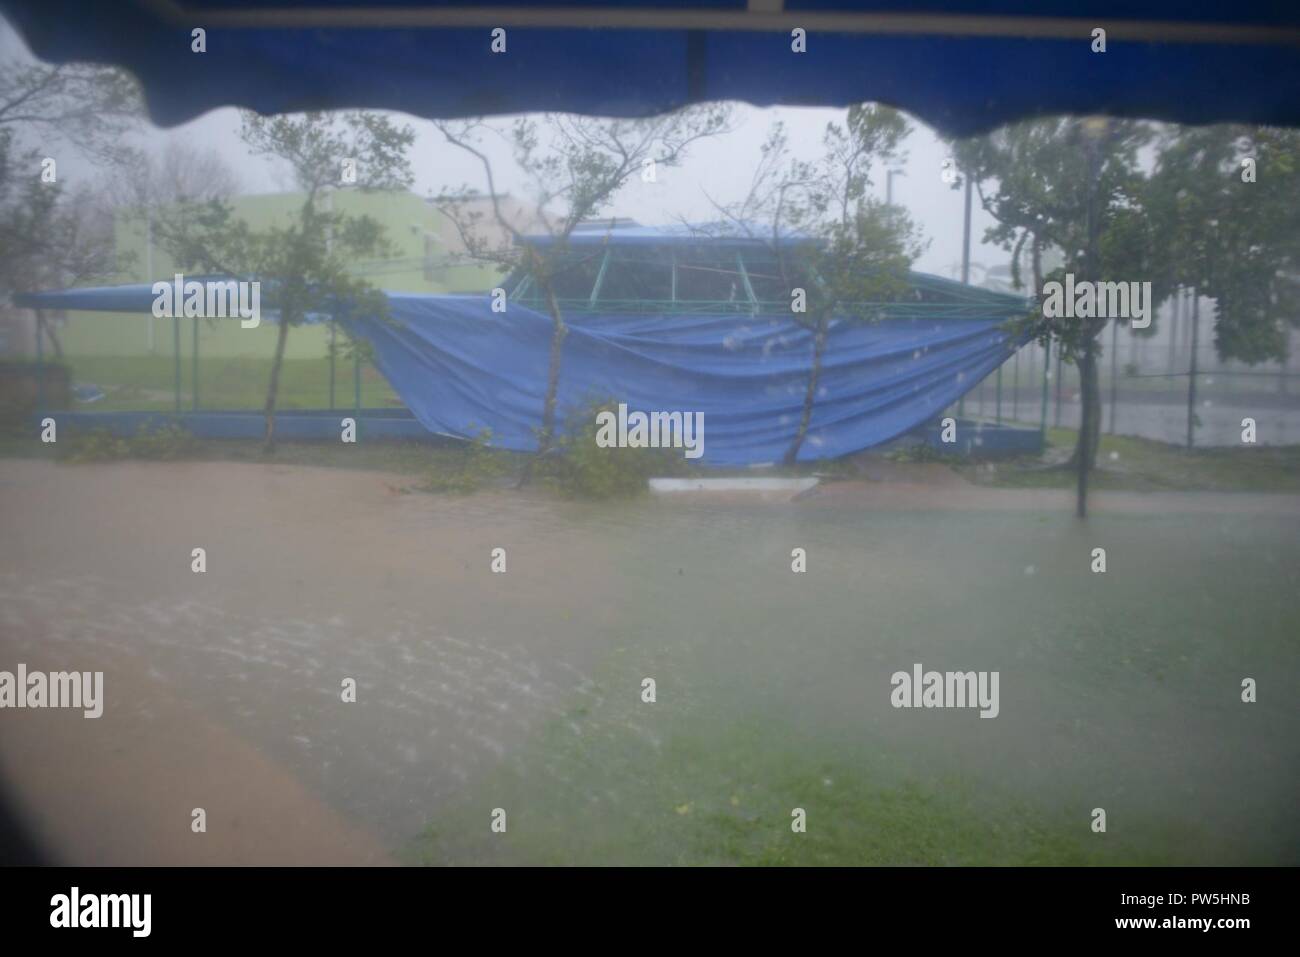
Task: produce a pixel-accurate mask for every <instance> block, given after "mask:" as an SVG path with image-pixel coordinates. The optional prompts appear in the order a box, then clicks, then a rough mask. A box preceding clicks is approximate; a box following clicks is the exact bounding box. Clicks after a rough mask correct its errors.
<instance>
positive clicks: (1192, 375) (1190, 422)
mask: <svg viewBox="0 0 1300 957" xmlns="http://www.w3.org/2000/svg"><path fill="white" fill-rule="evenodd" d="M1200 325H1201V292H1200V290H1199V289H1197V288H1195V287H1193V288H1192V361H1191V364H1190V366H1189V367H1188V374H1187V447H1188V448H1189V449H1190V448H1191V447H1192V440H1193V438H1194V433H1195V431H1196V424H1195V417H1196V346H1197V344H1198V339H1199V332H1200Z"/></svg>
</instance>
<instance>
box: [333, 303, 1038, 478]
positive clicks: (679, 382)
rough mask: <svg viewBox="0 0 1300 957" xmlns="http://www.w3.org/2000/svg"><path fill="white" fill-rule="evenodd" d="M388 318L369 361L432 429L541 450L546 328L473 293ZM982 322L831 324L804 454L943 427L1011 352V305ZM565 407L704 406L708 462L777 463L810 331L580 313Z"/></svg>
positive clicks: (359, 326) (783, 324)
mask: <svg viewBox="0 0 1300 957" xmlns="http://www.w3.org/2000/svg"><path fill="white" fill-rule="evenodd" d="M389 299H390V302H391V307H392V319H393V321H392V322H383V321H380V320H375V319H367V320H360V321H358V322H356V323H355V329H356V331H357V332H358V334H359V335H361V336H363V337H364V338H366V339H368V340H370V341H371V342H372V343H373V344H374V347H375V364H376V365H377V366H378V367H379V369H380V370H381V371H382V372H383V373H384V375H385V376H386V377H387V378H388V381H389V382H391V383H392V384H393V388H394V389H396V390H397V393H398V394H399V395H400V396H401V397H402V399H403V400H404V401H405V402H406V404H407V405H408V406H409V407H410V408H411V411H413V412H414V413H415V415H416V417H417V418H418V419H419V420H420V422H421V423H423V424H424V426H425V428H427V429H429V430H430V431H432V432H437V433H445V434H449V435H456V436H473V435H475V434H476V433H477V432H478V431H479V430H481V429H484V428H486V429H490V430H491V433H492V444H493V445H496V446H500V447H503V448H509V449H516V450H532V449H535V448H536V447H537V441H536V430H537V428H538V427H539V426H540V425H541V412H542V402H543V398H544V396H545V390H546V377H547V368H548V361H549V354H550V341H551V329H552V326H551V320H550V318H549V317H548V316H545V315H543V314H541V313H538V312H534V311H533V310H531V309H527V308H524V307H522V306H517V305H511V306H510V308H509V310H508V312H505V313H494V312H493V311H492V309H491V307H490V304H489V300H488V299H486V298H484V297H479V296H465V297H450V296H403V295H390V297H389ZM1005 299H1006V304H997V305H994V304H991V305H990V306H989V313H988V315H987V316H986V317H984V318H942V319H918V318H886V319H884V320H882V321H879V322H876V323H871V324H867V323H862V322H857V321H851V320H839V321H836V322H835V323H833V325H832V328H831V332H830V337H829V341H828V345H827V349H826V355H825V360H824V366H823V371H822V376H821V383H820V387H819V389H818V392H817V398H816V404H815V406H814V410H813V416H812V422H811V425H810V427H809V430H808V435H807V439H806V441H805V443H804V445H803V449H802V451H801V453H800V459H801V460H814V459H823V458H832V457H835V456H839V455H845V454H848V453H850V452H856V451H859V450H861V449H864V448H868V447H870V446H873V445H878V444H880V443H882V442H886V441H888V440H890V439H893V438H895V437H897V436H899V435H902V434H904V433H906V432H910V431H912V430H913V429H915V428H917V427H918V426H921V425H923V424H925V423H926V422H928V421H930V420H932V419H934V418H935V417H936V416H937V415H938V414H939V413H940V412H941V411H942V410H943V409H944V408H946V407H947V406H949V405H951V404H952V403H953V402H955V401H956V400H957V399H958V398H960V397H961V396H962V395H964V394H965V393H966V392H968V391H969V390H970V389H971V388H972V387H974V385H975V384H976V383H978V382H979V381H980V380H981V379H983V378H984V377H985V376H986V375H988V374H989V373H990V372H992V371H993V370H994V369H996V368H997V367H998V366H999V365H1001V363H1002V362H1003V361H1004V360H1005V359H1006V357H1007V355H1008V354H1009V350H1010V349H1012V348H1014V345H1013V344H1012V343H1010V342H1009V341H1008V337H1007V334H1006V332H1005V331H1004V330H1002V329H1001V328H1000V324H1001V323H1002V322H1003V321H1005V320H1006V319H1008V318H1010V317H1012V316H1014V315H1017V314H1020V315H1023V314H1024V311H1025V307H1024V305H1023V304H1022V303H1020V302H1019V301H1018V300H1015V299H1013V298H1012V297H1005ZM567 324H568V326H569V334H568V336H567V338H566V339H565V341H564V353H563V362H562V366H561V374H560V388H559V395H558V404H559V408H560V410H561V412H562V413H563V412H564V411H565V410H568V411H569V412H570V413H572V412H573V411H575V410H578V409H581V408H583V407H584V406H586V405H587V404H588V403H589V402H590V401H592V400H595V399H611V400H613V401H615V402H623V403H626V404H627V406H628V408H629V410H632V411H642V412H647V413H648V412H655V411H659V412H672V411H681V412H702V413H703V414H704V457H703V459H702V461H703V462H704V463H706V464H709V465H731V466H734V465H756V464H761V463H769V462H777V461H780V460H781V458H782V456H783V455H784V454H785V452H786V450H787V449H788V448H789V446H790V442H791V440H792V438H793V437H794V435H795V431H796V429H797V427H798V423H799V417H800V413H801V411H802V408H803V399H804V393H805V391H806V389H807V384H808V370H809V365H810V361H811V357H812V336H811V334H810V333H809V332H808V331H807V330H805V329H803V328H802V327H800V326H798V325H797V324H795V323H794V322H793V321H792V320H790V319H787V318H781V317H762V316H760V317H750V316H736V315H714V316H702V315H654V316H646V315H591V314H582V315H574V316H572V317H570V318H569V319H568V320H567Z"/></svg>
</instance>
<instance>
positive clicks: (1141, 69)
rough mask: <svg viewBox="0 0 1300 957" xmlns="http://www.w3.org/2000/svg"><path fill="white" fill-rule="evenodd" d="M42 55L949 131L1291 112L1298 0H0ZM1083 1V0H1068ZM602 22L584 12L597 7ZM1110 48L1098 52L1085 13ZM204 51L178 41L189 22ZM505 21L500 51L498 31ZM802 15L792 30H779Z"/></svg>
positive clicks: (317, 101)
mask: <svg viewBox="0 0 1300 957" xmlns="http://www.w3.org/2000/svg"><path fill="white" fill-rule="evenodd" d="M0 6H3V8H4V10H5V12H6V15H7V16H8V17H9V19H10V21H11V22H12V23H13V24H14V25H15V26H16V27H17V29H18V30H19V31H20V32H21V33H22V34H23V36H24V37H25V38H26V40H27V42H28V44H29V45H30V46H31V48H32V50H33V51H34V52H35V53H36V54H37V55H38V56H40V57H42V58H43V59H46V60H49V61H53V62H68V61H74V60H86V61H97V62H107V63H112V64H116V65H119V66H123V67H126V68H128V69H130V70H131V71H132V72H133V73H135V74H136V75H137V76H138V77H139V78H140V80H141V82H142V83H143V86H144V89H145V95H146V98H147V101H148V107H149V110H150V113H151V115H152V117H153V119H154V121H155V122H156V123H158V124H160V125H162V126H172V125H175V124H177V123H182V122H185V121H187V120H190V119H192V118H194V117H196V116H198V115H200V114H202V113H204V112H206V111H208V110H211V109H213V108H216V107H220V106H231V105H233V106H241V107H248V108H251V109H254V110H257V111H258V112H261V113H283V112H293V111H300V110H313V109H336V108H347V107H370V108H380V109H391V110H399V111H403V112H406V113H410V114H413V115H415V116H419V117H428V118H432V117H455V116H468V115H481V114H502V113H519V112H527V111H536V110H557V111H566V112H577V113H589V114H602V115H615V116H640V115H649V114H653V113H656V112H660V111H663V110H668V109H672V108H675V107H680V106H682V105H684V104H687V103H695V102H700V101H706V100H742V101H747V102H749V103H753V104H757V105H761V106H766V105H773V104H787V105H823V106H843V105H846V104H850V103H857V102H863V101H868V100H871V101H880V102H885V103H890V104H892V105H894V106H898V107H900V108H902V109H905V110H907V111H909V112H911V113H913V114H915V115H916V116H918V117H920V118H921V119H922V120H924V121H926V122H927V123H929V124H931V125H933V126H935V127H937V128H939V129H941V130H943V131H946V132H950V133H957V134H967V133H974V132H979V131H982V130H986V129H989V128H992V127H994V126H997V125H999V124H1002V123H1004V122H1008V121H1011V120H1016V119H1020V118H1024V117H1027V116H1032V115H1038V114H1044V113H1108V114H1112V115H1124V116H1142V117H1149V118H1155V119H1167V120H1175V121H1179V122H1184V123H1207V122H1216V121H1239V122H1250V123H1264V124H1276V125H1291V126H1296V125H1300V4H1297V3H1295V2H1294V0H1262V2H1254V3H1251V2H1229V0H1097V2H1092V3H1087V4H1082V3H1079V2H1075V0H704V2H702V3H687V2H686V0H656V2H654V3H638V2H635V0H633V2H626V0H566V2H565V3H564V4H563V5H556V4H551V3H546V2H539V0H440V2H436V3H431V2H428V0H384V2H383V3H382V4H379V5H373V4H372V5H370V6H366V5H363V4H361V3H359V2H358V0H305V2H299V0H154V2H150V3H130V4H123V3H104V2H102V0H26V2H24V0H2V2H0ZM1084 7H1086V8H1087V9H1088V12H1086V13H1084V12H1081V10H1082V9H1083V8H1084ZM597 27H599V28H597ZM1098 27H1100V28H1103V29H1105V30H1106V32H1107V46H1106V52H1105V53H1094V52H1092V48H1091V47H1092V41H1091V35H1092V31H1093V30H1094V29H1095V28H1098ZM196 28H202V29H203V30H205V31H206V52H204V53H194V52H191V31H192V30H194V29H196ZM498 28H499V29H504V30H505V31H506V48H505V52H503V53H494V52H493V51H492V49H491V46H492V37H491V32H492V31H493V30H494V29H498ZM795 28H801V29H803V30H806V31H807V52H805V53H795V52H793V51H792V49H791V30H792V29H795Z"/></svg>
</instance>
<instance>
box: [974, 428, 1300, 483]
mask: <svg viewBox="0 0 1300 957" xmlns="http://www.w3.org/2000/svg"><path fill="white" fill-rule="evenodd" d="M1077 436H1078V433H1077V432H1075V431H1074V430H1072V429H1048V430H1047V441H1048V444H1049V446H1050V447H1051V448H1052V449H1054V450H1057V451H1058V452H1059V453H1060V455H1064V454H1066V453H1068V451H1069V450H1070V449H1073V448H1074V443H1075V441H1076V440H1077ZM1058 457H1059V456H1058ZM990 466H991V467H990ZM954 467H955V468H956V469H957V471H958V472H960V473H961V474H962V475H963V476H964V477H965V478H967V479H968V480H970V481H972V482H976V483H978V484H980V485H990V486H996V487H999V488H1073V487H1074V485H1075V482H1076V476H1075V473H1074V472H1073V471H1070V470H1066V469H1062V468H1044V467H1043V465H1042V462H1041V460H1040V459H1039V458H1038V457H1026V458H1020V459H1010V460H1003V461H999V462H994V463H988V464H983V465H981V464H978V463H972V462H961V463H956V464H955V465H954ZM1089 485H1090V487H1091V488H1094V489H1130V490H1134V491H1162V490H1163V491H1240V492H1246V491H1251V492H1300V446H1295V445H1286V446H1268V445H1261V446H1256V447H1253V448H1251V447H1236V448H1208V449H1192V450H1191V451H1188V450H1187V449H1186V448H1184V447H1182V446H1179V445H1170V444H1168V443H1166V442H1155V441H1152V440H1151V439H1140V438H1131V437H1128V436H1120V435H1103V436H1102V437H1101V449H1100V451H1099V454H1098V456H1097V470H1096V471H1095V472H1094V473H1093V475H1092V476H1091V478H1090V480H1089Z"/></svg>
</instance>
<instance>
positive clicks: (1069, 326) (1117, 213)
mask: <svg viewBox="0 0 1300 957" xmlns="http://www.w3.org/2000/svg"><path fill="white" fill-rule="evenodd" d="M1151 135H1152V131H1151V128H1150V127H1149V126H1148V125H1147V124H1144V123H1139V122H1134V121H1131V120H1117V119H1107V118H1097V117H1093V118H1076V117H1051V118H1046V119H1038V120H1031V121H1028V122H1025V123H1018V124H1014V125H1011V126H1007V127H1003V128H1001V129H999V130H997V131H995V132H993V133H991V134H988V135H987V136H983V137H978V138H973V139H969V140H963V141H956V142H954V143H953V144H952V148H953V152H954V155H955V156H956V158H957V164H958V167H959V168H960V169H961V170H963V172H964V174H965V175H967V176H969V177H971V179H972V181H973V182H974V183H975V185H976V187H977V189H978V192H979V197H980V202H981V204H982V205H983V207H984V209H985V210H986V211H987V212H988V213H989V214H990V215H992V216H993V218H994V219H995V220H996V221H997V222H996V224H995V225H994V226H993V227H991V228H990V229H988V230H987V231H986V233H985V237H984V238H985V241H986V242H995V243H997V244H999V245H1000V246H1002V247H1003V248H1004V249H1009V250H1014V256H1013V261H1014V262H1016V263H1017V268H1016V277H1015V278H1016V281H1017V282H1019V281H1020V277H1019V268H1018V262H1019V259H1020V253H1021V251H1022V249H1023V248H1024V246H1025V244H1026V243H1028V244H1029V247H1030V250H1031V262H1032V263H1033V269H1034V273H1035V275H1034V287H1035V292H1036V293H1039V294H1041V291H1042V287H1043V284H1044V282H1045V281H1050V280H1051V279H1053V278H1056V279H1060V278H1061V277H1062V276H1063V275H1064V274H1065V273H1072V274H1074V275H1075V276H1076V278H1077V279H1082V280H1086V281H1090V282H1094V283H1096V282H1107V281H1131V280H1136V279H1144V278H1145V277H1147V276H1151V273H1152V268H1151V266H1150V259H1149V252H1150V250H1151V248H1152V247H1153V245H1154V244H1155V236H1154V234H1153V231H1152V223H1151V221H1150V219H1149V217H1147V216H1146V215H1145V213H1144V211H1143V209H1142V206H1141V201H1142V190H1143V185H1144V176H1143V174H1142V171H1141V169H1140V167H1139V163H1138V150H1139V148H1140V147H1142V146H1143V145H1145V144H1146V143H1148V142H1149V141H1150V139H1151ZM986 189H987V191H986ZM1049 245H1050V246H1055V247H1056V248H1057V249H1058V250H1059V251H1060V252H1061V254H1062V256H1063V259H1064V264H1063V265H1062V266H1061V268H1060V269H1058V270H1057V271H1056V272H1055V273H1054V274H1053V275H1052V276H1046V277H1045V276H1042V275H1041V261H1042V260H1041V254H1042V251H1043V250H1044V248H1046V247H1047V246H1049ZM1151 281H1152V282H1153V290H1152V291H1153V295H1154V296H1155V299H1156V301H1159V299H1161V298H1163V297H1164V296H1165V295H1167V293H1166V291H1165V290H1164V289H1157V288H1156V286H1155V283H1156V277H1152V279H1151ZM1107 321H1108V319H1107V318H1105V317H1094V318H1086V319H1074V318H1065V317H1056V318H1051V319H1049V318H1047V317H1043V316H1038V317H1036V319H1035V321H1034V323H1033V326H1032V328H1033V329H1034V332H1035V334H1036V335H1037V337H1038V338H1039V340H1040V341H1050V340H1051V339H1055V340H1056V341H1057V342H1058V343H1059V347H1060V348H1061V349H1062V354H1063V356H1064V357H1065V358H1066V360H1067V361H1072V362H1074V363H1075V364H1076V365H1078V367H1079V381H1080V384H1081V390H1080V391H1081V404H1082V410H1083V416H1082V423H1081V427H1080V429H1079V436H1078V440H1077V442H1076V445H1075V450H1074V454H1073V456H1072V457H1071V460H1070V464H1071V465H1072V466H1073V467H1074V468H1075V471H1076V476H1077V485H1078V490H1077V502H1076V510H1077V512H1078V514H1079V516H1080V517H1083V516H1084V515H1086V514H1087V487H1088V475H1089V472H1090V471H1091V469H1092V468H1093V466H1094V465H1095V463H1096V457H1097V446H1098V444H1099V441H1100V435H1101V390H1100V387H1099V380H1098V357H1099V354H1100V348H1101V347H1100V344H1099V342H1098V337H1099V336H1100V334H1101V331H1102V330H1103V329H1104V328H1105V326H1106V323H1107Z"/></svg>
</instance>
